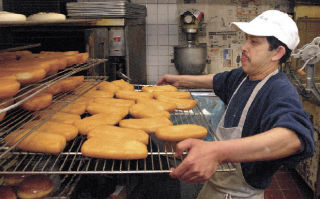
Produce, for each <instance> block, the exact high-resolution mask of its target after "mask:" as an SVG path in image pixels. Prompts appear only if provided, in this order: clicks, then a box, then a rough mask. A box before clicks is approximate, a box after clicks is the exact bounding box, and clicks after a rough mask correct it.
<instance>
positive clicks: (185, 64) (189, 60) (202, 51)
mask: <svg viewBox="0 0 320 199" xmlns="http://www.w3.org/2000/svg"><path fill="white" fill-rule="evenodd" d="M173 63H174V64H175V67H176V69H177V71H178V72H179V74H181V75H200V74H202V73H203V71H204V69H205V67H206V63H207V46H206V44H203V45H191V46H175V47H174V59H173Z"/></svg>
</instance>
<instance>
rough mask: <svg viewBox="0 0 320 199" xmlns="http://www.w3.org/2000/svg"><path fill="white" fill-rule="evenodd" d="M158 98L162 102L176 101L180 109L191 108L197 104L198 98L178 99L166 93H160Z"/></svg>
mask: <svg viewBox="0 0 320 199" xmlns="http://www.w3.org/2000/svg"><path fill="white" fill-rule="evenodd" d="M157 100H159V101H162V102H171V103H175V104H176V105H177V108H176V109H178V110H191V109H193V107H195V106H196V105H197V103H198V102H197V100H192V99H178V98H172V97H168V96H165V95H159V96H158V97H157Z"/></svg>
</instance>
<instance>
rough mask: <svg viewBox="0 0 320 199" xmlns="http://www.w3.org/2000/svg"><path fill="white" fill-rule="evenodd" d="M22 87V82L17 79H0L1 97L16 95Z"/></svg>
mask: <svg viewBox="0 0 320 199" xmlns="http://www.w3.org/2000/svg"><path fill="white" fill-rule="evenodd" d="M19 89H20V83H19V82H18V81H16V80H10V79H1V80H0V99H4V98H9V97H13V96H15V95H16V94H17V93H18V92H19Z"/></svg>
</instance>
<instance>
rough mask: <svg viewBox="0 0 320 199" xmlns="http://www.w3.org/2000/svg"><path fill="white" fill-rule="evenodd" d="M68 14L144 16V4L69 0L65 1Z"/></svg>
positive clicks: (87, 16)
mask: <svg viewBox="0 0 320 199" xmlns="http://www.w3.org/2000/svg"><path fill="white" fill-rule="evenodd" d="M67 12H68V16H69V17H72V18H144V17H146V13H147V11H146V7H145V6H144V5H139V4H134V3H129V2H127V1H114V0H111V1H104V2H70V3H67Z"/></svg>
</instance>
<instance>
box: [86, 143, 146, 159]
mask: <svg viewBox="0 0 320 199" xmlns="http://www.w3.org/2000/svg"><path fill="white" fill-rule="evenodd" d="M81 152H82V155H84V156H88V157H94V158H104V159H117V160H132V159H143V158H146V157H147V156H148V150H147V146H146V145H145V144H143V143H141V142H139V141H136V140H129V139H116V138H112V137H108V138H105V139H102V138H101V137H96V138H95V137H93V138H90V139H88V140H87V141H85V142H84V143H83V144H82V146H81Z"/></svg>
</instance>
